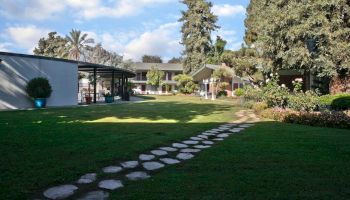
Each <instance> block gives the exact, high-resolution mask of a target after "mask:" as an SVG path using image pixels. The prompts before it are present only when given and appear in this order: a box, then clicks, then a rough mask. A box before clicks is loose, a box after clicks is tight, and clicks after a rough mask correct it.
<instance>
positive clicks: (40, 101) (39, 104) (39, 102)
mask: <svg viewBox="0 0 350 200" xmlns="http://www.w3.org/2000/svg"><path fill="white" fill-rule="evenodd" d="M34 106H35V108H45V107H46V99H45V98H35V99H34Z"/></svg>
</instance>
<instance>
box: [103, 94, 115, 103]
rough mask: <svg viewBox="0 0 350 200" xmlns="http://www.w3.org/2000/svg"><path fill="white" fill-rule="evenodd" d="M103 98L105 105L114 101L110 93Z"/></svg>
mask: <svg viewBox="0 0 350 200" xmlns="http://www.w3.org/2000/svg"><path fill="white" fill-rule="evenodd" d="M103 96H104V97H105V102H106V103H112V102H113V100H114V96H113V95H112V94H111V93H109V92H108V93H107V94H104V95H103Z"/></svg>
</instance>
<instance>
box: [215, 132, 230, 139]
mask: <svg viewBox="0 0 350 200" xmlns="http://www.w3.org/2000/svg"><path fill="white" fill-rule="evenodd" d="M228 136H229V135H228V134H226V133H222V134H219V135H217V137H219V138H226V137H228Z"/></svg>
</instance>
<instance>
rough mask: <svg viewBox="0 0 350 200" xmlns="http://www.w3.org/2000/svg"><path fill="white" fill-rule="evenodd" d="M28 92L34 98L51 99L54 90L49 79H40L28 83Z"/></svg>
mask: <svg viewBox="0 0 350 200" xmlns="http://www.w3.org/2000/svg"><path fill="white" fill-rule="evenodd" d="M26 92H27V94H28V96H30V97H32V98H49V97H50V96H51V93H52V88H51V85H50V83H49V80H47V78H43V77H38V78H34V79H32V80H30V81H29V82H28V84H27V87H26Z"/></svg>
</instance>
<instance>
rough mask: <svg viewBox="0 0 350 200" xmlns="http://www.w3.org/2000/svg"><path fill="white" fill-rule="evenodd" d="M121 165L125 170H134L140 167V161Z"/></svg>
mask: <svg viewBox="0 0 350 200" xmlns="http://www.w3.org/2000/svg"><path fill="white" fill-rule="evenodd" d="M120 164H121V166H123V167H124V168H128V169H132V168H135V167H137V166H138V165H139V162H138V161H126V162H123V163H120Z"/></svg>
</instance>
